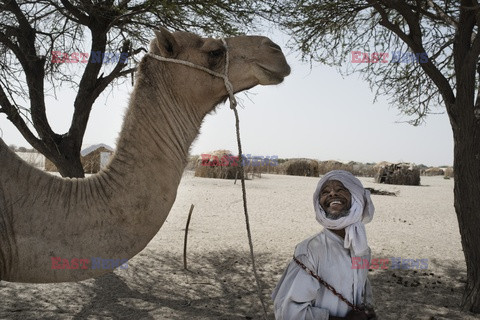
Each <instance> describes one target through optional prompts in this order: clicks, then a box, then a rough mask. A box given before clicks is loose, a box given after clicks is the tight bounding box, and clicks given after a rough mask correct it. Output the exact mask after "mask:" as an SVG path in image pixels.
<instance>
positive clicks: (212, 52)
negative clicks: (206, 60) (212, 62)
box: [208, 49, 223, 58]
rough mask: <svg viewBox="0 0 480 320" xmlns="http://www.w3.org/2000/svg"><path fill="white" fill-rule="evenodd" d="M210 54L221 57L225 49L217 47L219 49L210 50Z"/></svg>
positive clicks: (213, 56)
mask: <svg viewBox="0 0 480 320" xmlns="http://www.w3.org/2000/svg"><path fill="white" fill-rule="evenodd" d="M208 55H209V56H210V57H211V58H218V57H221V56H223V49H217V50H213V51H210V52H209V53H208Z"/></svg>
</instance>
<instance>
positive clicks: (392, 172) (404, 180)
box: [375, 163, 420, 186]
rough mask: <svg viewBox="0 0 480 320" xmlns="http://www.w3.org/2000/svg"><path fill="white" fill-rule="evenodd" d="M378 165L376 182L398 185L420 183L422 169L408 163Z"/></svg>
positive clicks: (415, 184) (416, 184)
mask: <svg viewBox="0 0 480 320" xmlns="http://www.w3.org/2000/svg"><path fill="white" fill-rule="evenodd" d="M382 164H383V165H377V173H376V174H375V182H377V183H386V184H397V185H409V186H418V185H420V170H419V169H418V168H417V167H415V166H414V165H411V164H407V163H397V164H384V163H382Z"/></svg>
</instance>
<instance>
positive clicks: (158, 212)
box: [0, 29, 290, 283]
mask: <svg viewBox="0 0 480 320" xmlns="http://www.w3.org/2000/svg"><path fill="white" fill-rule="evenodd" d="M225 41H226V47H225V46H224V44H223V42H222V41H221V40H220V39H213V38H201V37H199V36H197V35H195V34H192V33H187V32H173V33H171V32H169V31H167V30H165V29H161V30H160V31H155V38H154V39H153V40H152V41H151V43H150V48H149V50H150V51H149V52H150V53H153V54H156V55H159V56H163V57H167V58H173V59H179V60H185V61H190V62H192V63H194V64H196V65H200V66H203V67H205V68H208V69H210V70H214V71H216V72H218V73H223V70H224V69H223V68H224V66H225V63H226V61H225V59H226V56H227V55H226V50H228V56H229V60H228V62H229V71H228V78H229V80H230V82H231V84H232V86H233V91H234V92H235V93H237V92H240V91H243V90H246V89H249V88H251V87H254V86H256V85H258V84H260V85H275V84H279V83H281V82H282V81H283V79H284V77H286V76H287V75H288V74H289V73H290V67H289V65H288V64H287V61H286V59H285V56H284V55H283V53H282V51H281V49H280V47H279V46H278V45H276V44H275V43H273V42H272V41H271V40H270V39H268V38H266V37H261V36H238V37H232V38H226V39H225ZM227 97H228V93H227V90H226V88H225V83H224V81H223V79H221V78H218V77H214V76H212V75H210V74H208V73H207V72H204V71H202V70H198V69H195V68H192V67H188V66H185V65H180V64H176V63H172V62H164V61H158V60H156V59H154V58H152V56H149V55H146V56H145V57H143V59H142V60H141V62H140V63H139V65H138V72H137V79H136V84H135V87H134V90H133V92H132V94H131V97H130V100H129V105H128V109H127V111H126V114H125V119H124V123H123V126H122V130H121V132H120V134H119V138H118V142H117V150H116V152H115V154H114V157H113V158H112V160H111V162H110V164H109V165H108V166H107V168H105V169H104V170H103V171H101V172H99V173H98V174H96V175H92V176H90V177H87V178H82V179H77V178H74V179H69V178H61V177H57V176H53V175H51V174H49V173H45V172H43V171H41V170H38V169H36V168H34V167H32V166H30V165H28V164H27V163H25V162H23V161H22V160H21V159H20V158H19V157H17V156H16V155H15V154H14V153H13V152H11V151H10V150H9V148H8V147H7V146H6V144H5V143H4V142H3V140H1V139H0V280H4V281H11V282H24V283H56V282H72V281H81V280H84V279H89V278H94V277H98V276H100V275H102V274H104V273H107V272H111V271H112V268H110V267H111V266H113V265H115V264H116V265H118V261H122V262H124V261H127V260H128V259H130V258H132V257H133V256H135V255H136V254H137V253H139V252H140V251H141V250H142V249H143V248H145V246H146V245H147V244H148V243H149V241H150V240H151V239H152V238H153V237H154V236H155V234H156V233H157V232H158V231H159V229H160V227H161V226H162V224H163V222H164V221H165V219H166V218H167V215H168V213H169V211H170V209H171V207H172V205H173V203H174V201H175V197H176V192H177V188H178V185H179V183H180V179H181V176H182V172H183V170H184V168H185V166H186V164H187V156H188V152H189V147H190V145H191V144H192V142H193V140H194V139H195V138H196V136H197V134H198V132H199V128H200V126H201V124H202V121H203V119H204V117H205V116H206V115H207V114H209V113H211V112H212V111H213V110H214V109H215V108H216V106H217V105H219V104H220V103H221V102H224V101H225V100H226V99H227ZM232 130H233V128H232ZM97 258H98V259H102V261H103V262H105V261H107V262H108V261H109V263H110V267H109V266H106V267H104V266H102V267H100V266H99V265H97V266H96V267H94V266H93V265H92V260H94V259H97ZM82 259H83V262H82ZM85 259H87V260H85ZM88 260H90V262H89V263H90V264H89V263H88Z"/></svg>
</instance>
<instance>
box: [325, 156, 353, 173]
mask: <svg viewBox="0 0 480 320" xmlns="http://www.w3.org/2000/svg"><path fill="white" fill-rule="evenodd" d="M332 170H345V171H348V172H352V171H353V164H352V163H348V164H345V163H341V162H338V161H335V160H328V161H320V162H319V163H318V171H319V173H320V174H321V175H324V174H326V173H328V172H330V171H332Z"/></svg>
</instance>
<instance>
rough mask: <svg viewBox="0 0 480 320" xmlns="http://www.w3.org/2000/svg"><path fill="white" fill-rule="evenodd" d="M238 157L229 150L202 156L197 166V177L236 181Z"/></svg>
mask: <svg viewBox="0 0 480 320" xmlns="http://www.w3.org/2000/svg"><path fill="white" fill-rule="evenodd" d="M238 166H239V163H238V157H236V156H234V155H233V154H232V152H230V151H229V150H216V151H214V152H211V153H205V154H202V155H201V156H200V157H199V158H198V160H197V164H196V166H195V177H202V178H217V179H235V178H236V177H237V175H238V172H239V170H238Z"/></svg>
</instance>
